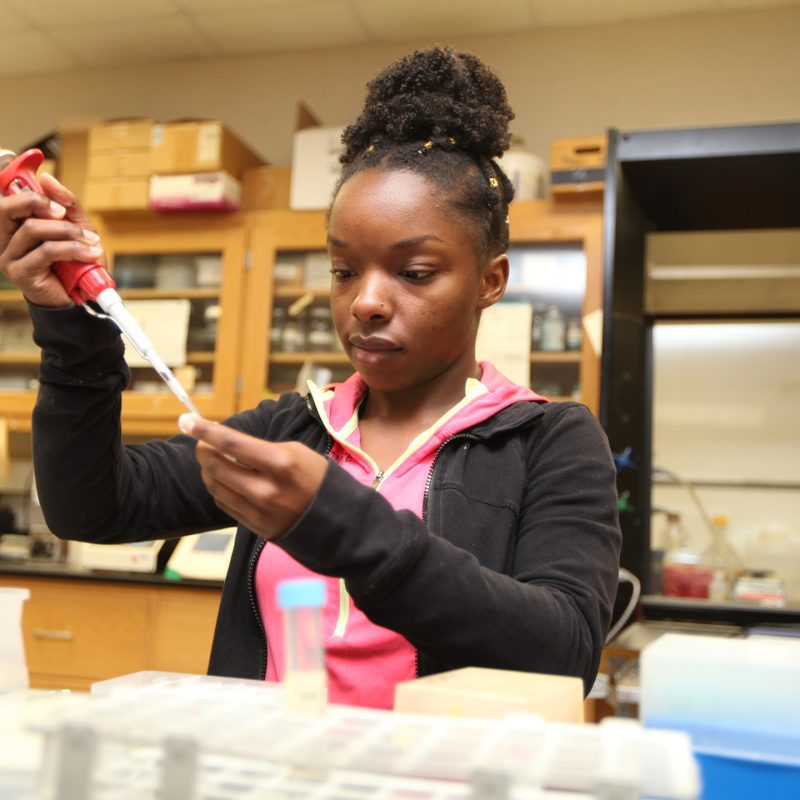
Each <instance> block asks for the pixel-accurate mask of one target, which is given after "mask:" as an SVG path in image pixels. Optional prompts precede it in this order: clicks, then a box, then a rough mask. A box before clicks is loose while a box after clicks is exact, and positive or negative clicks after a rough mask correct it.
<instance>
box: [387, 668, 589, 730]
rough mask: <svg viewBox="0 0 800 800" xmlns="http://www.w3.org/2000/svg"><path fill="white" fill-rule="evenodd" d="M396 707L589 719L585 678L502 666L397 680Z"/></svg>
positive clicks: (475, 714)
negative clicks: (585, 706) (584, 713)
mask: <svg viewBox="0 0 800 800" xmlns="http://www.w3.org/2000/svg"><path fill="white" fill-rule="evenodd" d="M394 710H395V711H403V712H406V713H412V714H439V715H444V716H450V717H461V716H464V717H503V716H506V715H507V714H519V713H524V714H538V715H539V716H541V717H542V718H544V719H548V720H552V721H555V722H583V681H582V680H581V679H580V678H570V677H566V676H563V675H543V674H539V673H532V672H513V671H510V670H501V669H484V668H481V667H465V668H463V669H456V670H451V671H450V672H441V673H439V674H437V675H427V676H426V677H424V678H418V679H417V680H413V681H403V682H401V683H398V684H397V688H396V689H395V696H394Z"/></svg>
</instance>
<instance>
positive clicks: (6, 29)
mask: <svg viewBox="0 0 800 800" xmlns="http://www.w3.org/2000/svg"><path fill="white" fill-rule="evenodd" d="M0 18H2V20H3V33H30V32H31V31H33V30H35V28H34V27H33V25H31V23H30V22H28V20H27V19H26V18H25V17H24V16H23V15H22V14H20V13H19V12H18V11H17V10H16V8H14V6H13V5H12V3H11V2H9V0H0Z"/></svg>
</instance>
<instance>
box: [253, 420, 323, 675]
mask: <svg viewBox="0 0 800 800" xmlns="http://www.w3.org/2000/svg"><path fill="white" fill-rule="evenodd" d="M325 435H326V437H327V438H326V445H325V450H324V451H323V453H322V455H323V456H325V457H327V456H328V455H329V454H330V452H331V450H332V449H333V438H332V437H331V435H330V434H329V433H327V432H326V434H325ZM266 545H267V539H264V538H263V537H259V540H258V542H256V546H255V548H253V553H252V555H251V556H250V563H249V564H248V567H247V593H248V595H249V597H250V608H251V610H252V612H253V616H255V618H256V622H258V628H259V630H260V631H261V653H262V660H261V665H260V666H261V680H262V681H263V680H266V679H267V658H268V657H269V653H268V652H267V631H266V630H265V628H264V620H262V619H261V612H260V611H259V609H258V601H257V600H256V590H255V572H256V564H258V557H259V556H260V555H261V551H262V550H263V549H264V548H265V547H266Z"/></svg>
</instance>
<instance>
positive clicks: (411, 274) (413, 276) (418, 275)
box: [400, 269, 433, 283]
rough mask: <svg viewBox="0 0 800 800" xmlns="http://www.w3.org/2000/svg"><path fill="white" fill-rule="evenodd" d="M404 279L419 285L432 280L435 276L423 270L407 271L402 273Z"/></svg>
mask: <svg viewBox="0 0 800 800" xmlns="http://www.w3.org/2000/svg"><path fill="white" fill-rule="evenodd" d="M400 274H401V275H402V276H403V277H404V278H406V279H407V280H409V281H412V282H414V283H419V282H420V281H424V280H425V279H426V278H430V277H431V275H433V273H432V272H429V271H428V270H422V269H405V270H403V271H402V272H401V273H400Z"/></svg>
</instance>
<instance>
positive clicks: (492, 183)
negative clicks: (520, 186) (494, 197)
mask: <svg viewBox="0 0 800 800" xmlns="http://www.w3.org/2000/svg"><path fill="white" fill-rule="evenodd" d="M499 185H500V182H499V181H498V180H497V178H495V176H494V175H492V177H491V178H489V186H491V187H492V189H496V188H497V187H498V186H499Z"/></svg>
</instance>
